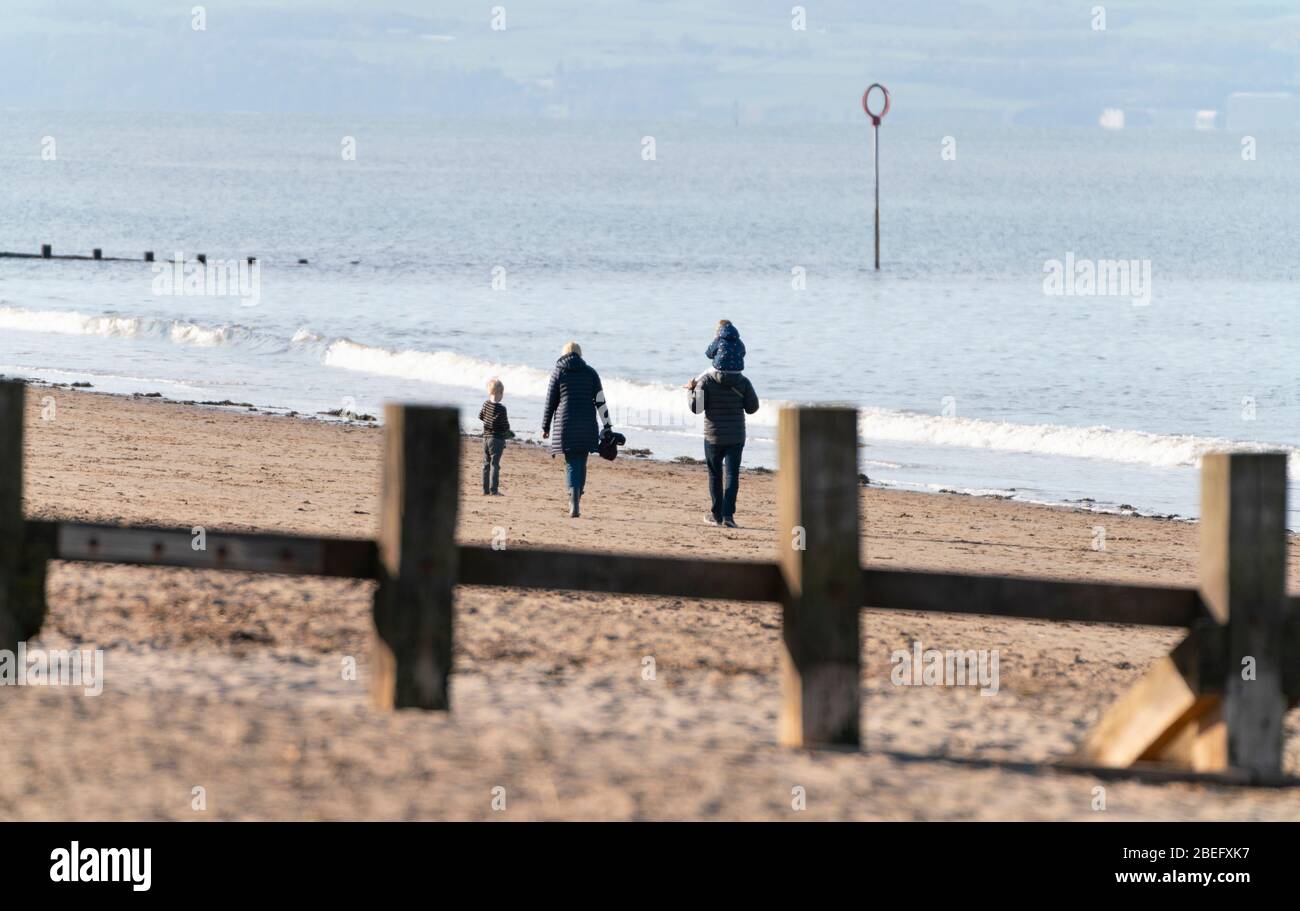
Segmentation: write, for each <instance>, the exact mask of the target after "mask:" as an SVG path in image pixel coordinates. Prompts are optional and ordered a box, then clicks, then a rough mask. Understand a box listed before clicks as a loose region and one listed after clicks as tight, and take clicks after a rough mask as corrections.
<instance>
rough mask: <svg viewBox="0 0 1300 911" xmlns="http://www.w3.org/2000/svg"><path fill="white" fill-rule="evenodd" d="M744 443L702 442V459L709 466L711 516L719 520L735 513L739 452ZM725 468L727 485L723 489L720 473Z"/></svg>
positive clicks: (743, 448) (743, 447)
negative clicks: (720, 444) (721, 444)
mask: <svg viewBox="0 0 1300 911" xmlns="http://www.w3.org/2000/svg"><path fill="white" fill-rule="evenodd" d="M744 451H745V444H744V443H733V444H732V445H730V446H718V445H717V444H715V443H709V442H706V443H705V444H704V461H705V463H706V464H707V465H708V466H709V498H710V499H712V500H713V518H715V519H717V520H718V521H719V522H721V521H722V520H723V519H732V518H735V515H736V493H737V492H738V491H739V490H740V454H741V453H742V452H744ZM724 468H725V469H726V475H727V486H726V489H725V490H724V489H723V486H722V474H723V469H724Z"/></svg>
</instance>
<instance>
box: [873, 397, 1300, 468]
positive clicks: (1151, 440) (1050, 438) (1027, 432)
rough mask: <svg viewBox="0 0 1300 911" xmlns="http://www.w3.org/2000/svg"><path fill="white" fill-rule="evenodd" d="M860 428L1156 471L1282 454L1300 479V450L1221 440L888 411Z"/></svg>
mask: <svg viewBox="0 0 1300 911" xmlns="http://www.w3.org/2000/svg"><path fill="white" fill-rule="evenodd" d="M858 425H859V429H860V432H861V434H862V436H863V437H864V438H866V439H871V440H887V441H892V442H896V443H917V444H922V445H927V446H963V447H966V448H968V449H991V450H995V451H999V452H1024V453H1030V454H1034V455H1048V456H1068V457H1071V458H1083V459H1103V460H1105V461H1110V462H1127V463H1132V464H1137V465H1150V466H1153V467H1156V468H1179V467H1196V466H1199V465H1200V462H1201V457H1202V456H1203V455H1205V454H1206V453H1208V452H1278V451H1282V452H1285V453H1287V456H1288V465H1289V469H1290V472H1291V474H1292V475H1293V476H1295V475H1297V474H1300V450H1298V449H1293V448H1290V447H1286V446H1278V445H1274V444H1269V443H1256V442H1240V441H1236V440H1228V439H1223V438H1220V437H1198V436H1191V435H1187V434H1158V433H1147V432H1146V431H1141V430H1117V429H1114V428H1111V427H1105V426H1094V427H1068V426H1064V425H1060V424H1014V423H1010V422H1007V421H988V420H982V419H979V418H961V417H942V416H939V415H930V414H915V413H911V412H901V411H891V410H888V409H883V408H866V409H863V410H862V412H861V414H860V417H859V422H858Z"/></svg>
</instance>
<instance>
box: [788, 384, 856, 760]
mask: <svg viewBox="0 0 1300 911" xmlns="http://www.w3.org/2000/svg"><path fill="white" fill-rule="evenodd" d="M779 439H780V443H779V449H780V472H779V477H778V505H777V534H778V540H777V550H778V561H777V562H778V563H779V564H780V566H781V573H782V575H783V577H784V580H785V586H786V589H787V593H786V596H785V600H784V603H783V605H782V622H781V633H782V639H783V642H784V648H782V650H781V678H782V684H781V685H782V690H783V696H782V703H781V723H780V740H781V743H783V744H785V745H788V746H807V747H817V746H857V745H858V743H859V742H860V735H859V714H860V680H859V677H860V668H861V647H862V646H861V641H860V636H859V623H858V614H859V611H860V609H861V607H862V596H861V592H862V570H861V565H860V561H859V558H858V547H859V538H858V418H857V412H856V411H855V410H853V409H851V408H785V409H783V410H782V411H781V416H780V423H779Z"/></svg>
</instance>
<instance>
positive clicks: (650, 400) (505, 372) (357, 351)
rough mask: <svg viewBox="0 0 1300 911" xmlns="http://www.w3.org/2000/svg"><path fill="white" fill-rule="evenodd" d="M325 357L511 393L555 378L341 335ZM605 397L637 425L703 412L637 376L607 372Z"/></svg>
mask: <svg viewBox="0 0 1300 911" xmlns="http://www.w3.org/2000/svg"><path fill="white" fill-rule="evenodd" d="M325 363H326V364H327V365H328V366H331V367H339V368H341V369H344V370H356V371H360V372H363V373H371V374H376V375H378V376H394V377H400V378H402V379H409V380H417V381H420V382H425V383H433V384H436V385H440V386H452V387H455V388H462V389H479V388H482V387H483V385H484V384H485V383H486V382H487V381H488V380H489V379H491V378H492V377H494V376H495V377H498V378H499V379H500V380H501V382H502V383H504V384H505V387H506V389H507V391H508V392H509V393H510V394H511V395H522V396H528V397H530V398H545V396H546V390H547V384H548V383H549V382H550V377H551V373H550V371H549V370H539V369H537V368H536V367H527V366H521V365H517V364H497V363H493V362H492V361H485V360H480V359H479V358H474V357H468V356H466V355H462V354H455V353H454V352H451V351H411V350H408V351H392V350H389V349H387V348H376V347H372V346H370V345H362V344H358V343H357V342H354V341H351V340H349V339H338V340H337V341H334V342H332V343H331V344H330V345H329V347H328V348H326V350H325ZM601 383H602V385H603V386H604V387H605V398H606V400H607V401H608V402H609V406H610V410H611V411H612V412H613V415H612V416H613V417H614V419H615V422H616V423H618V424H620V425H625V426H626V425H633V426H646V425H652V426H663V427H672V426H684V425H687V426H689V425H694V424H695V423H697V422H698V418H697V417H696V416H695V415H692V414H691V413H690V411H689V410H688V408H687V406H686V393H685V391H684V390H683V389H681V388H680V387H677V386H672V385H668V384H665V383H639V382H634V381H632V380H624V379H618V378H607V377H602V378H601ZM783 404H784V403H783V402H768V403H766V404H763V405H761V406H760V407H759V410H758V412H757V413H756V414H754V415H752V416H751V417H750V420H751V421H754V422H756V423H759V424H775V423H776V415H777V413H778V412H779V410H780V408H781V406H782V405H783Z"/></svg>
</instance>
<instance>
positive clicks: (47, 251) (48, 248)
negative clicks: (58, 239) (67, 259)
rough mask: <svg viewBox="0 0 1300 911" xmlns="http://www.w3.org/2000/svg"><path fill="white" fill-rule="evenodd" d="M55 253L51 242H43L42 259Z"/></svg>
mask: <svg viewBox="0 0 1300 911" xmlns="http://www.w3.org/2000/svg"><path fill="white" fill-rule="evenodd" d="M53 255H54V247H53V246H52V245H51V244H41V259H49V258H50V257H51V256H53Z"/></svg>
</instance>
